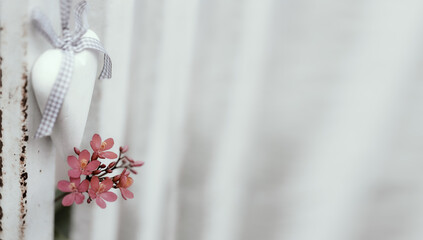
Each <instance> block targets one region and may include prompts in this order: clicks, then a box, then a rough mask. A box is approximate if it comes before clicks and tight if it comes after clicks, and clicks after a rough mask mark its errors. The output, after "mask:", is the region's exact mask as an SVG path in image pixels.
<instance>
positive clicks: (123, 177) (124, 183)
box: [116, 168, 134, 200]
mask: <svg viewBox="0 0 423 240" xmlns="http://www.w3.org/2000/svg"><path fill="white" fill-rule="evenodd" d="M133 182H134V179H132V178H131V177H129V172H126V168H125V169H124V170H123V171H122V173H121V174H120V177H119V183H118V184H116V186H117V187H118V188H119V190H120V193H121V194H122V197H123V199H125V200H127V199H126V198H129V199H132V198H134V194H133V193H132V192H131V191H129V190H128V189H127V188H129V187H130V186H131V185H132V183H133Z"/></svg>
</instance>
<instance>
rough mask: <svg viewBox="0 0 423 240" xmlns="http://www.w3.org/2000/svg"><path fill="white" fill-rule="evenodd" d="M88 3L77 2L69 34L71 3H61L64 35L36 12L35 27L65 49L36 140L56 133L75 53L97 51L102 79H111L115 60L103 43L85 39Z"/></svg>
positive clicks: (65, 0)
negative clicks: (102, 57) (73, 26)
mask: <svg viewBox="0 0 423 240" xmlns="http://www.w3.org/2000/svg"><path fill="white" fill-rule="evenodd" d="M86 5H87V2H86V1H82V2H80V3H78V5H77V6H76V8H75V29H74V31H73V32H70V31H69V19H70V13H71V8H72V0H61V1H60V16H61V22H62V36H60V37H59V36H57V35H56V33H55V32H54V30H53V27H52V26H51V23H50V21H49V20H48V19H47V17H46V16H45V15H44V14H43V13H41V12H40V11H38V10H36V11H34V12H33V15H32V21H33V24H34V26H35V27H36V28H37V29H38V30H39V31H40V32H41V34H43V35H44V37H45V38H47V40H48V41H49V42H50V43H51V45H53V46H54V47H55V48H59V49H62V52H63V59H62V63H61V66H60V70H59V74H58V75H57V78H56V81H55V82H54V85H53V88H52V90H51V92H50V95H49V96H48V99H47V104H46V107H45V109H44V112H43V117H42V119H41V124H40V126H39V127H38V130H37V133H36V134H35V137H36V138H40V137H44V136H49V135H50V134H51V132H52V130H53V126H54V123H55V122H56V118H57V116H58V115H59V111H60V108H61V107H62V104H63V100H64V98H65V95H66V92H67V91H68V88H69V83H70V80H71V78H72V71H73V62H74V54H75V53H78V52H81V51H82V50H84V49H94V50H97V51H99V52H102V53H104V65H103V69H102V71H101V73H100V76H99V78H100V79H102V78H111V77H112V61H111V60H110V57H109V55H107V53H106V50H105V49H104V48H103V46H102V45H101V43H100V42H99V41H98V40H97V39H94V38H89V37H82V35H84V34H85V32H86V31H87V29H88V24H87V21H86V16H85V8H86Z"/></svg>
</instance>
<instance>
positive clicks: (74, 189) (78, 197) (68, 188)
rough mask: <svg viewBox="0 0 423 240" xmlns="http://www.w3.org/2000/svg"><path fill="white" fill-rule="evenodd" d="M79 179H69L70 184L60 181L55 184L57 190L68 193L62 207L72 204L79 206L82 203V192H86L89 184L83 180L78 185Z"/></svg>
mask: <svg viewBox="0 0 423 240" xmlns="http://www.w3.org/2000/svg"><path fill="white" fill-rule="evenodd" d="M80 181H81V179H79V178H71V179H70V182H68V181H65V180H61V181H59V182H58V183H57V188H58V189H59V190H60V191H62V192H69V194H67V195H66V196H65V197H64V198H63V199H62V204H63V206H70V205H72V204H73V203H74V202H75V203H76V204H81V203H82V202H83V201H84V198H85V197H84V195H83V194H82V193H83V192H86V191H87V190H88V186H89V182H88V180H84V181H82V182H81V183H80Z"/></svg>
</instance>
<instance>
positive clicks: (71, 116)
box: [31, 30, 99, 157]
mask: <svg viewBox="0 0 423 240" xmlns="http://www.w3.org/2000/svg"><path fill="white" fill-rule="evenodd" d="M83 37H91V38H95V39H97V40H99V39H98V36H97V35H96V34H95V33H94V32H93V31H91V30H87V32H86V33H85V34H84V36H83ZM62 56H63V54H62V50H60V49H51V50H47V51H46V52H45V53H43V54H42V55H41V56H40V57H39V58H38V59H37V61H36V62H35V64H34V66H33V68H32V73H31V79H32V87H33V89H34V93H35V97H36V100H37V102H38V106H39V107H40V110H41V112H43V111H44V108H45V106H46V103H47V99H48V96H49V94H50V91H51V89H52V88H53V84H54V82H55V81H56V77H57V75H58V73H59V69H60V64H61V62H62ZM98 65H99V59H98V52H97V51H95V50H88V49H86V50H83V51H82V52H79V53H75V61H74V67H73V73H72V79H71V82H70V85H69V89H68V92H67V94H66V96H65V99H64V102H63V105H62V108H61V110H60V112H59V115H58V117H57V120H56V123H55V125H54V128H53V132H52V134H51V139H52V141H53V144H54V146H55V148H56V151H57V154H58V155H59V156H62V157H66V156H67V155H69V154H70V153H71V152H72V150H73V147H79V145H80V144H81V141H82V137H83V134H84V129H85V125H86V123H87V118H88V112H89V109H90V105H91V98H92V95H93V90H94V85H95V81H96V79H97V69H98Z"/></svg>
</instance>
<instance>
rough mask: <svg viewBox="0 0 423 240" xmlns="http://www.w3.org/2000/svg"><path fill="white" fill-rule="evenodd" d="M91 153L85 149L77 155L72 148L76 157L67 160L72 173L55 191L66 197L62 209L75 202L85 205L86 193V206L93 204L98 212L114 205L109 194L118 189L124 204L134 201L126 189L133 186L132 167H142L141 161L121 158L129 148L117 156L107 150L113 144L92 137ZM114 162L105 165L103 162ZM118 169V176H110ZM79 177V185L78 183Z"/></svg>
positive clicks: (132, 195)
mask: <svg viewBox="0 0 423 240" xmlns="http://www.w3.org/2000/svg"><path fill="white" fill-rule="evenodd" d="M90 145H91V148H92V150H93V153H92V154H91V153H90V152H89V151H88V150H86V149H84V150H82V151H80V150H79V149H77V148H74V151H75V153H76V155H77V157H76V156H69V157H68V164H69V166H70V167H71V169H70V170H69V171H68V175H69V181H65V180H61V181H59V182H58V183H57V188H58V189H59V190H60V191H62V192H64V193H67V194H66V195H65V196H64V197H63V199H62V204H63V206H70V205H72V204H73V203H74V202H75V203H76V204H81V203H82V202H84V199H85V196H84V193H87V195H88V199H87V203H91V202H92V201H93V200H95V202H96V204H97V205H98V206H100V207H101V208H105V207H106V202H105V201H108V202H114V201H116V199H117V198H118V197H117V195H116V194H115V193H114V192H112V191H110V190H111V189H112V188H113V189H119V190H120V193H121V195H122V198H123V199H125V200H127V199H128V198H129V199H132V198H134V194H133V193H132V192H131V191H130V190H128V188H129V187H130V186H131V185H132V183H133V182H134V180H133V178H131V177H130V176H129V175H130V173H133V174H137V172H136V171H135V170H134V169H133V168H134V167H141V166H142V165H144V162H142V161H134V160H133V159H132V158H130V157H127V156H124V153H126V152H127V151H128V146H124V147H120V148H119V155H117V154H116V153H114V152H112V151H108V150H110V149H111V148H112V147H113V145H114V141H113V139H112V138H108V139H106V140H104V141H102V140H101V137H100V136H99V135H98V134H94V136H93V138H92V140H91V142H90ZM110 159H116V160H114V161H111V162H109V163H108V164H106V162H105V161H110ZM117 169H123V171H121V172H120V173H119V174H116V175H114V176H113V173H114V171H115V170H117ZM81 177H82V181H81Z"/></svg>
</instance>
